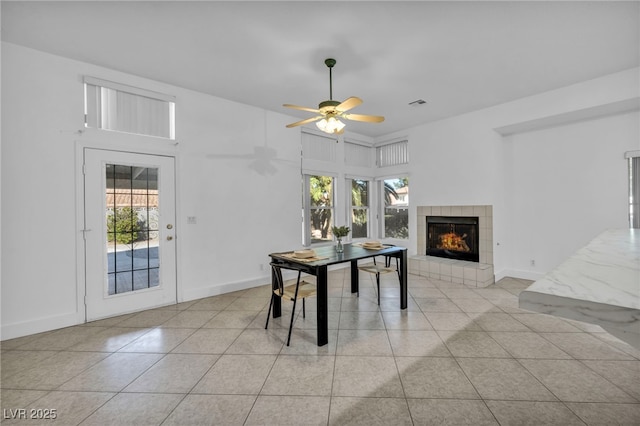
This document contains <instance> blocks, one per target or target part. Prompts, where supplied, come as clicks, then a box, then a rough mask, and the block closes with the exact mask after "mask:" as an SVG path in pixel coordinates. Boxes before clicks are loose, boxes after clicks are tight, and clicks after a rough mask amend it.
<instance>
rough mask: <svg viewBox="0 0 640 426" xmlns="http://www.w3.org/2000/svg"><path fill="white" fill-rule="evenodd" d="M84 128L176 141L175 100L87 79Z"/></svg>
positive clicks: (132, 88) (136, 89)
mask: <svg viewBox="0 0 640 426" xmlns="http://www.w3.org/2000/svg"><path fill="white" fill-rule="evenodd" d="M84 83H85V126H86V127H94V128H97V129H103V130H113V131H118V132H124V133H134V134H139V135H146V136H155V137H160V138H166V139H175V98H174V97H173V96H169V95H164V94H162V93H157V92H152V91H149V90H144V89H139V88H136V87H131V86H125V85H123V84H119V83H114V82H111V81H105V80H100V79H97V78H93V77H85V78H84Z"/></svg>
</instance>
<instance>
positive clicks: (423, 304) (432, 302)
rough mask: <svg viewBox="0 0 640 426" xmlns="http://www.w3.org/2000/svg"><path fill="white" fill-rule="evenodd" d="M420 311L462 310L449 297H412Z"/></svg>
mask: <svg viewBox="0 0 640 426" xmlns="http://www.w3.org/2000/svg"><path fill="white" fill-rule="evenodd" d="M414 300H415V301H416V303H417V304H418V306H419V307H420V309H421V310H422V312H425V313H430V312H462V310H461V309H460V308H459V307H458V305H456V304H455V303H453V302H452V301H451V300H450V299H446V298H443V299H438V298H426V299H422V298H415V299H414Z"/></svg>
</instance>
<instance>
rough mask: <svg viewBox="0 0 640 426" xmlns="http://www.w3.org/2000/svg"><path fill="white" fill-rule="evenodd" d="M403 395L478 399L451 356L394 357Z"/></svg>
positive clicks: (410, 396)
mask: <svg viewBox="0 0 640 426" xmlns="http://www.w3.org/2000/svg"><path fill="white" fill-rule="evenodd" d="M396 363H397V365H398V370H399V371H400V378H401V380H402V386H403V387H404V392H405V394H406V397H407V398H459V399H479V398H480V397H479V396H478V393H477V392H476V391H475V389H474V388H473V385H472V384H471V382H470V381H469V379H468V378H467V376H465V374H464V372H463V371H462V370H461V369H460V367H459V365H458V363H457V362H456V361H455V359H453V358H423V357H400V358H396Z"/></svg>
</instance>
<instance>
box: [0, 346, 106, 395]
mask: <svg viewBox="0 0 640 426" xmlns="http://www.w3.org/2000/svg"><path fill="white" fill-rule="evenodd" d="M108 355H109V354H107V353H99V352H58V353H56V354H55V355H53V356H51V357H48V358H46V359H45V360H43V361H42V362H41V363H39V364H37V365H35V366H33V367H31V368H29V369H26V370H23V371H21V372H19V373H16V374H11V375H9V376H8V377H7V378H6V379H5V378H3V379H2V388H3V389H34V390H46V389H50V390H53V389H56V388H57V387H58V386H60V385H62V384H63V383H65V382H67V381H69V380H71V379H72V378H74V377H75V376H77V375H78V374H80V373H82V372H83V371H84V370H86V369H88V368H90V367H91V366H92V365H94V364H96V363H98V362H100V361H101V360H102V359H104V358H105V357H107V356H108Z"/></svg>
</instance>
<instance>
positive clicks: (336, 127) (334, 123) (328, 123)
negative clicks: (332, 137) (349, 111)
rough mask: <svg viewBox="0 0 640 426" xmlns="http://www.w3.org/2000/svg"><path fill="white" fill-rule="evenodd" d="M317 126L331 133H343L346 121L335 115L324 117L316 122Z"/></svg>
mask: <svg viewBox="0 0 640 426" xmlns="http://www.w3.org/2000/svg"><path fill="white" fill-rule="evenodd" d="M316 126H317V127H318V129H320V130H322V131H323V132H325V133H329V134H338V133H342V129H344V123H343V122H342V121H340V120H338V119H337V118H335V117H329V118H323V119H322V120H320V121H317V122H316Z"/></svg>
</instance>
